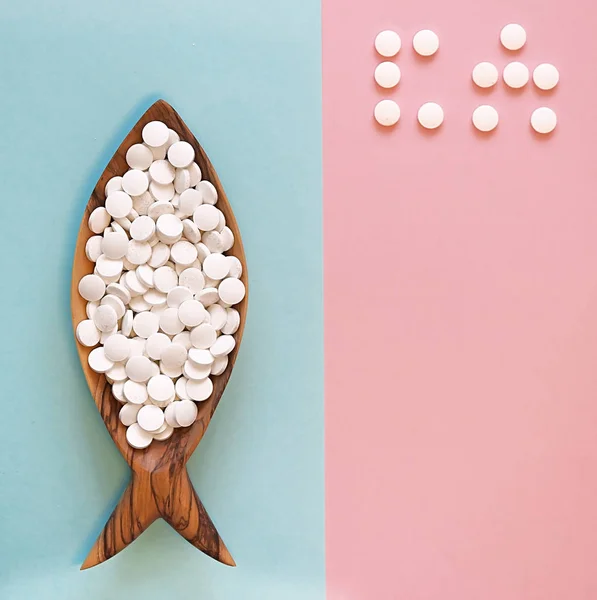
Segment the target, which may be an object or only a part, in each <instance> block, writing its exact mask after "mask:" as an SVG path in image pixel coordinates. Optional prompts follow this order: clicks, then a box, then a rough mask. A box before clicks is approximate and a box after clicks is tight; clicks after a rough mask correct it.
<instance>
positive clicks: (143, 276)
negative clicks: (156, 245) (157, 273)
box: [135, 249, 154, 293]
mask: <svg viewBox="0 0 597 600" xmlns="http://www.w3.org/2000/svg"><path fill="white" fill-rule="evenodd" d="M151 256H152V257H153V249H152V252H151ZM150 260H151V259H150ZM153 273H154V270H153V269H152V268H151V267H150V266H149V265H139V266H138V267H137V269H136V271H135V274H136V276H137V281H139V282H140V283H141V284H142V285H144V286H145V287H146V288H152V287H153ZM143 293H145V292H143Z"/></svg>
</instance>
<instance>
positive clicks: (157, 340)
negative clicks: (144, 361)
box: [145, 333, 171, 360]
mask: <svg viewBox="0 0 597 600" xmlns="http://www.w3.org/2000/svg"><path fill="white" fill-rule="evenodd" d="M170 344H171V342H170V338H169V337H168V336H167V335H166V334H165V333H154V334H152V335H150V336H149V337H148V338H147V342H146V343H145V352H147V355H148V356H149V358H153V360H160V358H161V357H162V352H163V351H164V350H165V349H166V348H167V347H168V346H169V345H170Z"/></svg>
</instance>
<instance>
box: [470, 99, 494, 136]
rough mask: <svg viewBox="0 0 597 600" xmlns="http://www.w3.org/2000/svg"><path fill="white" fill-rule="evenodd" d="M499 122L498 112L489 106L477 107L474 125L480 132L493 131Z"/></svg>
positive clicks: (474, 113) (474, 112)
mask: <svg viewBox="0 0 597 600" xmlns="http://www.w3.org/2000/svg"><path fill="white" fill-rule="evenodd" d="M498 122H499V115H498V111H497V110H496V109H495V108H494V107H493V106H489V105H488V104H483V105H481V106H477V108H475V110H474V111H473V125H474V126H475V127H476V128H477V129H478V130H479V131H484V132H486V131H492V130H493V129H495V128H496V127H497V124H498Z"/></svg>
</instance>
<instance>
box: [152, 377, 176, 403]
mask: <svg viewBox="0 0 597 600" xmlns="http://www.w3.org/2000/svg"><path fill="white" fill-rule="evenodd" d="M147 392H148V393H149V397H150V398H152V399H153V400H157V401H158V402H166V400H168V398H170V396H172V394H174V382H173V381H172V379H170V377H167V376H166V375H156V376H155V377H152V378H151V379H150V380H149V381H148V382H147Z"/></svg>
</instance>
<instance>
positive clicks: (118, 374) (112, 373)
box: [106, 362, 126, 383]
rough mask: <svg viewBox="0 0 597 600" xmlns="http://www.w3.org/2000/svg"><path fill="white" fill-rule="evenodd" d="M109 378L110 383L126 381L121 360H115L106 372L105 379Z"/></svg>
mask: <svg viewBox="0 0 597 600" xmlns="http://www.w3.org/2000/svg"><path fill="white" fill-rule="evenodd" d="M108 378H110V379H111V380H112V383H117V382H120V383H124V382H125V381H126V371H125V368H124V363H123V362H116V363H114V366H113V367H112V368H111V369H110V370H109V371H107V372H106V379H108Z"/></svg>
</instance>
